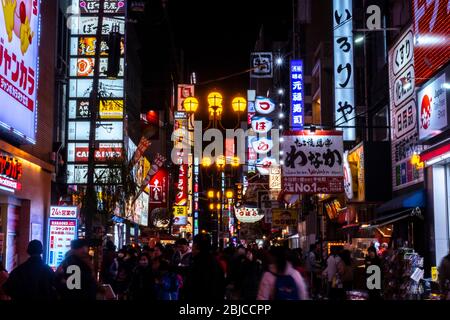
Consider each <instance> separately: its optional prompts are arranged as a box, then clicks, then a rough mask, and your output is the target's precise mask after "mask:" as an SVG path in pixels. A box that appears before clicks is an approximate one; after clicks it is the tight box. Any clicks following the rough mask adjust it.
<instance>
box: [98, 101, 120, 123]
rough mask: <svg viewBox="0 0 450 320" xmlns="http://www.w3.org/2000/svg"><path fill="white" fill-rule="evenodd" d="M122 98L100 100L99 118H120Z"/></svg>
mask: <svg viewBox="0 0 450 320" xmlns="http://www.w3.org/2000/svg"><path fill="white" fill-rule="evenodd" d="M122 118H123V100H100V119H122Z"/></svg>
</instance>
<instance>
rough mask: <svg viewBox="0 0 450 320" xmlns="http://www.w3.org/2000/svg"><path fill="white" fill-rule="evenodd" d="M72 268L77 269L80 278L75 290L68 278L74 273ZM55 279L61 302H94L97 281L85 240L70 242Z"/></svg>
mask: <svg viewBox="0 0 450 320" xmlns="http://www.w3.org/2000/svg"><path fill="white" fill-rule="evenodd" d="M73 266H76V267H78V270H79V276H80V280H79V287H75V288H76V289H74V288H71V287H70V285H71V281H72V279H69V277H71V275H72V274H74V272H76V271H73ZM69 267H70V269H69ZM56 277H57V289H58V291H59V295H60V297H61V299H62V300H67V301H93V300H96V298H97V281H96V278H95V272H94V266H93V265H92V262H91V257H90V256H89V247H88V242H87V241H86V240H85V239H76V240H72V241H71V243H70V251H69V252H68V253H67V256H66V258H65V259H64V260H63V262H62V263H61V265H60V266H59V267H58V269H57V271H56ZM68 281H69V283H68ZM75 282H76V280H75ZM72 284H73V283H72Z"/></svg>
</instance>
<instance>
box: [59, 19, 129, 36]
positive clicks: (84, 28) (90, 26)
mask: <svg viewBox="0 0 450 320" xmlns="http://www.w3.org/2000/svg"><path fill="white" fill-rule="evenodd" d="M67 23H68V25H69V28H70V32H71V34H72V35H77V34H80V35H95V34H96V33H97V25H98V18H97V17H96V16H78V15H72V16H70V18H69V21H68V22H67ZM113 26H119V32H120V33H121V34H124V33H125V21H124V19H123V18H120V17H115V18H113V17H103V28H102V33H103V35H108V34H109V33H110V32H111V31H112V30H113Z"/></svg>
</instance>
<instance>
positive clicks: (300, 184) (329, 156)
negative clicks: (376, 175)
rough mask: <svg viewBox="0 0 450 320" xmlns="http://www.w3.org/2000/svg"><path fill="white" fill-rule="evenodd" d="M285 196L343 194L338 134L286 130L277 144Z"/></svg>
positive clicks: (339, 138)
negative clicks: (280, 143)
mask: <svg viewBox="0 0 450 320" xmlns="http://www.w3.org/2000/svg"><path fill="white" fill-rule="evenodd" d="M281 149H282V150H283V159H284V165H283V167H282V170H283V189H284V192H285V193H341V192H343V191H344V190H343V179H344V177H343V169H342V165H343V161H342V157H343V149H344V146H343V141H342V132H340V131H325V130H324V131H316V132H314V133H311V132H310V131H309V130H302V131H290V132H287V133H286V135H285V136H284V142H283V144H282V145H281Z"/></svg>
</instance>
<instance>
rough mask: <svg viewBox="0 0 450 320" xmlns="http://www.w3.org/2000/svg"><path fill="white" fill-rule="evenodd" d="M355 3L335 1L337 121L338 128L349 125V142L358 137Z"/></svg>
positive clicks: (345, 135) (347, 130)
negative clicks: (354, 30)
mask: <svg viewBox="0 0 450 320" xmlns="http://www.w3.org/2000/svg"><path fill="white" fill-rule="evenodd" d="M352 2H353V1H352V0H333V29H334V33H333V47H334V109H335V124H336V126H337V127H339V126H343V127H346V128H343V129H342V130H343V131H344V136H343V137H344V140H345V141H354V140H355V139H356V130H355V128H354V126H355V123H356V121H355V117H356V109H355V107H356V106H355V97H354V85H353V78H354V76H353V75H354V72H355V68H354V64H353V3H352ZM352 127H353V128H352Z"/></svg>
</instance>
